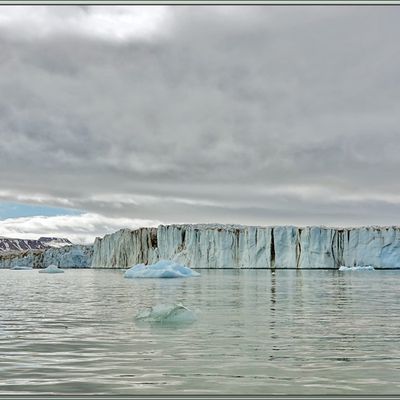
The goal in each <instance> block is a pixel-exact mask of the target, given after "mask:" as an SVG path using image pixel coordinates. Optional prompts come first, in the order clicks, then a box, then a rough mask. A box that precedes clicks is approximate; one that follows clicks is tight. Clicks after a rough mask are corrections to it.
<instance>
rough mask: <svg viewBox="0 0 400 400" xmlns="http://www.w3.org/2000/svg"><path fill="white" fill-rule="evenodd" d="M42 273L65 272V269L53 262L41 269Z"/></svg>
mask: <svg viewBox="0 0 400 400" xmlns="http://www.w3.org/2000/svg"><path fill="white" fill-rule="evenodd" d="M39 272H40V273H46V274H57V273H61V272H64V270H62V269H60V268H58V267H57V265H54V264H51V265H49V266H48V267H47V268H44V269H41V270H39Z"/></svg>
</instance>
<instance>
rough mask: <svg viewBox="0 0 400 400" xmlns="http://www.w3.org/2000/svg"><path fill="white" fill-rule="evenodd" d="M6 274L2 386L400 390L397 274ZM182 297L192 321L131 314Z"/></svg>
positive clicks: (7, 389) (1, 273) (69, 390)
mask: <svg viewBox="0 0 400 400" xmlns="http://www.w3.org/2000/svg"><path fill="white" fill-rule="evenodd" d="M200 272H201V274H202V275H201V277H199V278H189V279H171V280H167V279H165V280H162V279H158V280H157V279H153V280H152V279H148V280H128V279H124V278H123V272H122V271H118V270H116V271H112V270H67V271H66V272H65V273H64V274H54V275H51V274H39V273H38V272H37V271H10V270H0V394H1V393H15V392H18V393H20V394H22V393H60V394H61V393H64V394H73V393H98V394H101V393H102V394H111V393H113V394H160V393H169V394H177V393H181V394H183V393H184V394H191V393H204V394H207V393H210V394H218V393H219V394H225V393H242V394H266V393H269V394H273V393H276V394H307V393H318V394H342V393H346V394H364V393H365V394H366V393H369V394H373V393H377V394H390V393H400V290H399V289H400V271H372V272H366V271H365V272H353V273H349V272H344V273H343V272H338V271H328V270H325V271H323V270H314V271H313V270H303V271H293V270H289V271H285V270H280V271H276V274H275V275H272V274H271V271H268V270H258V271H257V270H241V271H239V270H202V271H200ZM173 301H179V302H182V303H183V304H185V305H186V306H187V307H189V308H191V309H194V310H195V311H197V314H198V320H197V321H196V322H194V323H193V324H191V325H188V326H181V327H178V326H175V327H173V326H154V325H148V324H143V323H140V324H138V323H137V322H136V321H135V319H134V317H135V315H136V313H137V311H138V309H140V308H143V307H146V306H151V305H155V304H157V303H170V302H173Z"/></svg>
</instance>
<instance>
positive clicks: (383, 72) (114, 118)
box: [0, 6, 400, 243]
mask: <svg viewBox="0 0 400 400" xmlns="http://www.w3.org/2000/svg"><path fill="white" fill-rule="evenodd" d="M0 11H1V12H0V93H1V96H0V182H1V184H0V236H8V237H21V238H35V237H39V236H43V235H47V236H62V237H68V238H70V239H71V240H72V241H74V242H83V243H89V242H91V241H92V240H93V239H94V237H95V236H102V235H104V234H106V233H110V232H113V231H115V230H117V229H120V228H123V227H128V228H132V229H134V228H137V227H140V226H157V225H158V224H160V223H163V224H167V223H205V222H218V223H235V224H248V225H298V226H305V225H327V226H360V225H399V224H400V181H399V179H398V173H399V171H400V157H399V154H400V78H399V71H400V51H399V46H398V37H400V24H399V23H398V21H399V18H400V7H396V6H65V7H64V6H8V7H7V6H1V8H0Z"/></svg>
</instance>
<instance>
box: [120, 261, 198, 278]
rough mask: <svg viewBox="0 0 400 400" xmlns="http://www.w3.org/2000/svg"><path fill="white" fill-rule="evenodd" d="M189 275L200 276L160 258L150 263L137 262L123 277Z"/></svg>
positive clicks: (187, 276) (180, 276) (173, 276)
mask: <svg viewBox="0 0 400 400" xmlns="http://www.w3.org/2000/svg"><path fill="white" fill-rule="evenodd" d="M191 276H200V274H199V273H198V272H196V271H193V270H192V269H190V268H189V267H186V266H185V265H180V264H178V263H176V262H174V261H168V260H160V261H158V262H156V263H155V264H150V265H145V264H137V265H135V266H133V267H132V268H130V269H128V270H127V271H126V272H125V274H124V277H125V278H189V277H191Z"/></svg>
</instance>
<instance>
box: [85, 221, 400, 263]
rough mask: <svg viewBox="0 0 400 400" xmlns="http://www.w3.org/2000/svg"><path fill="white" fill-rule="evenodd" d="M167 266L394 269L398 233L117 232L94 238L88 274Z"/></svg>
mask: <svg viewBox="0 0 400 400" xmlns="http://www.w3.org/2000/svg"><path fill="white" fill-rule="evenodd" d="M164 259H167V260H172V261H175V262H177V263H180V264H183V265H187V266H189V267H191V268H196V269H198V268H199V269H201V268H269V269H280V268H299V269H306V268H307V269H309V268H315V269H318V268H320V269H339V267H340V266H342V265H346V266H352V267H356V266H364V265H371V266H372V267H373V268H375V269H379V268H400V227H361V228H329V227H317V226H311V227H295V226H269V227H263V226H243V225H219V224H197V225H191V224H184V225H160V226H158V227H157V228H140V229H135V230H130V229H121V230H119V231H117V232H115V233H113V234H109V235H106V236H104V237H103V238H96V240H95V242H94V246H93V258H92V264H91V266H92V268H127V267H129V266H131V265H136V264H154V263H156V262H157V261H159V260H164Z"/></svg>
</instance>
